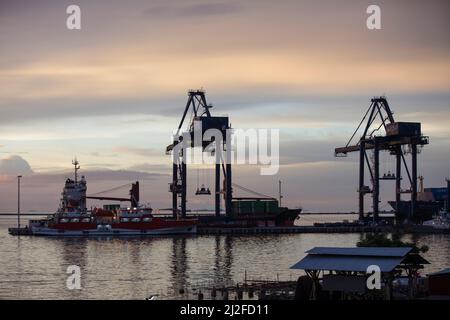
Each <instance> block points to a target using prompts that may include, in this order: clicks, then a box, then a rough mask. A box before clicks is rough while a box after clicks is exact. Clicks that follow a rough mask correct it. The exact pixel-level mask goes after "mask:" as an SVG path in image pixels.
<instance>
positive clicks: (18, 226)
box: [17, 176, 22, 235]
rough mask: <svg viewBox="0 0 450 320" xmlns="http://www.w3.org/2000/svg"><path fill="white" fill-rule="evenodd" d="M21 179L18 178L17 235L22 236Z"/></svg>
mask: <svg viewBox="0 0 450 320" xmlns="http://www.w3.org/2000/svg"><path fill="white" fill-rule="evenodd" d="M20 178H22V176H17V234H18V235H20Z"/></svg>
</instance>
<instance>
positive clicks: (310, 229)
mask: <svg viewBox="0 0 450 320" xmlns="http://www.w3.org/2000/svg"><path fill="white" fill-rule="evenodd" d="M392 231H393V228H392V227H391V226H293V227H255V228H207V227H201V228H198V229H197V233H198V234H201V235H217V234H258V235H261V234H292V233H364V232H392Z"/></svg>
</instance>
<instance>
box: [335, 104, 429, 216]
mask: <svg viewBox="0 0 450 320" xmlns="http://www.w3.org/2000/svg"><path fill="white" fill-rule="evenodd" d="M377 119H378V120H377ZM375 121H379V122H380V124H379V125H375ZM377 124H378V122H377ZM363 125H364V126H363ZM360 128H364V129H363V133H362V135H361V136H360V138H359V140H358V141H357V142H356V143H355V142H353V140H354V138H355V136H356V134H357V133H358V131H359V130H360ZM380 129H384V132H385V134H384V135H379V132H380ZM428 143H429V138H428V137H426V136H423V135H422V132H421V124H420V123H419V122H396V121H395V119H394V115H393V112H392V111H391V108H390V107H389V104H388V102H387V100H386V98H385V97H374V98H373V99H372V100H371V104H370V106H369V108H368V109H367V111H366V113H365V115H364V117H363V119H362V120H361V122H360V123H359V125H358V127H357V128H356V130H355V131H354V133H353V135H352V136H351V137H350V139H349V141H348V142H347V144H346V145H345V146H344V147H339V148H335V151H334V152H335V156H336V157H345V156H347V154H348V153H351V152H359V188H358V193H359V219H361V220H362V219H364V196H365V195H366V194H368V193H371V194H372V201H373V217H374V219H378V216H379V201H380V200H379V198H380V196H379V195H380V180H395V186H396V187H395V190H396V191H395V194H396V197H395V200H396V213H397V216H398V214H399V206H400V202H401V194H402V193H410V194H411V212H410V213H409V215H410V217H414V215H415V213H416V203H417V153H418V152H419V149H418V147H422V146H424V145H427V144H428ZM403 146H409V147H410V151H409V152H410V153H411V169H410V168H409V167H408V164H407V162H406V159H405V154H406V153H405V152H403V149H402V147H403ZM367 150H372V151H373V161H372V164H371V163H370V161H369V158H368V156H367ZM383 150H386V151H389V153H390V154H391V155H393V156H395V159H396V171H395V174H394V173H392V174H389V176H387V175H385V176H382V177H380V172H379V166H380V160H379V152H380V151H383ZM402 163H403V165H404V167H405V170H406V173H407V175H408V180H409V183H410V188H409V189H408V190H402V189H401V179H402V178H401V174H402V172H401V171H402ZM366 166H367V168H368V169H369V173H370V176H371V182H372V188H370V187H369V186H366V185H365V181H364V177H365V168H366Z"/></svg>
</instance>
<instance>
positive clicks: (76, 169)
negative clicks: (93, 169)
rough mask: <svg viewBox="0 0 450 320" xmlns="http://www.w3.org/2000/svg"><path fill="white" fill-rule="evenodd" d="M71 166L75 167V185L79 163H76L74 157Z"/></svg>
mask: <svg viewBox="0 0 450 320" xmlns="http://www.w3.org/2000/svg"><path fill="white" fill-rule="evenodd" d="M72 164H73V165H74V166H75V183H77V180H78V170H79V169H80V166H79V164H80V163H79V162H78V160H77V158H76V157H75V159H73V160H72Z"/></svg>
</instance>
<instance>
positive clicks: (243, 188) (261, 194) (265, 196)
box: [232, 183, 275, 199]
mask: <svg viewBox="0 0 450 320" xmlns="http://www.w3.org/2000/svg"><path fill="white" fill-rule="evenodd" d="M232 185H233V186H234V187H236V188H238V189H241V190H243V191H246V192H248V193H252V194H254V195H257V196H260V197H264V198H269V199H275V198H274V197H271V196H268V195H266V194H264V193H259V192H256V191H254V190H251V189H249V188H246V187H244V186H241V185H238V184H236V183H232Z"/></svg>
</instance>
